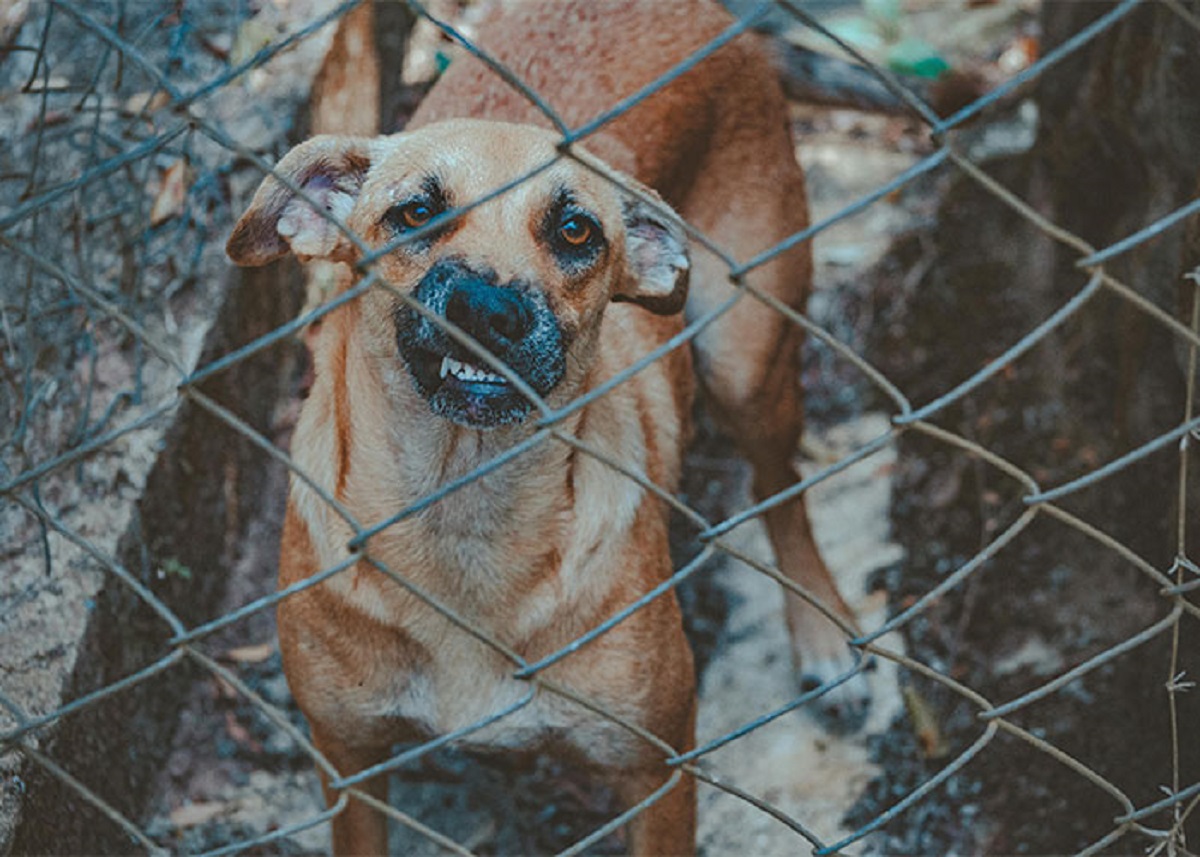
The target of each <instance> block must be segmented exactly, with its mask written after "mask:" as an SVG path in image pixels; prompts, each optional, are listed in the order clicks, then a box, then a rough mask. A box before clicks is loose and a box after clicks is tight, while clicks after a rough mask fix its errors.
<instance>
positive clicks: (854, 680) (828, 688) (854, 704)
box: [792, 611, 871, 732]
mask: <svg viewBox="0 0 1200 857" xmlns="http://www.w3.org/2000/svg"><path fill="white" fill-rule="evenodd" d="M811 614H812V615H809V616H806V617H805V621H804V622H803V624H798V625H794V626H793V636H792V655H793V657H794V658H795V663H796V675H797V676H798V683H799V689H800V692H801V693H812V694H814V695H815V698H814V699H813V700H812V701H811V702H810V703H809V704H808V705H807V706H805V707H806V708H807V709H808V710H809V711H811V712H813V713H814V714H815V715H816V716H817V718H818V719H819V720H820V721H821V723H822V725H824V726H825V727H826V728H827V729H829V730H831V731H836V732H850V731H853V730H855V729H858V728H860V727H861V726H862V725H863V723H864V721H865V720H866V717H867V710H868V708H869V707H870V704H871V691H870V685H869V683H868V681H867V676H866V671H867V669H868V667H869V665H868V664H863V663H862V662H861V655H860V654H859V653H858V652H857V651H855V650H854V649H853V648H852V647H851V646H850V644H849V642H848V641H847V639H846V635H845V634H844V633H843V632H842V631H841V630H839V629H838V628H836V627H835V626H834V625H833V623H831V622H830V621H829V620H828V619H825V618H824V617H823V616H821V615H820V614H818V613H816V611H811Z"/></svg>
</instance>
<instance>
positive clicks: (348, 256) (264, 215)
mask: <svg viewBox="0 0 1200 857" xmlns="http://www.w3.org/2000/svg"><path fill="white" fill-rule="evenodd" d="M377 144H378V143H377V140H373V139H371V138H367V137H338V136H329V135H324V136H319V137H313V138H312V139H311V140H306V141H305V142H303V143H301V144H300V145H298V146H296V147H295V148H294V149H292V150H291V151H290V152H288V153H287V155H285V156H284V158H283V160H281V161H280V162H279V164H278V166H276V168H275V175H270V176H267V177H266V178H265V179H263V182H262V184H261V185H259V187H258V191H257V192H256V193H255V194H254V199H253V200H252V201H251V202H250V207H249V208H248V209H246V213H245V214H243V215H242V217H241V219H240V220H239V221H238V222H237V225H236V226H235V227H234V228H233V234H231V235H230V236H229V241H228V242H227V243H226V245H225V252H226V253H228V254H229V258H230V259H232V260H233V261H234V262H236V263H237V264H239V265H249V266H257V265H265V264H267V263H268V262H270V261H272V260H274V259H278V258H279V257H280V256H282V255H284V254H285V253H287V251H288V250H289V249H290V250H291V251H292V252H293V253H295V254H296V256H297V257H298V258H299V259H300V260H301V261H305V262H306V261H308V260H310V259H331V260H334V261H339V262H353V261H354V260H355V258H356V256H357V250H356V247H355V245H354V242H352V241H351V240H350V238H349V237H348V236H347V234H346V232H345V223H346V217H347V216H348V215H349V214H350V212H351V211H352V210H353V209H354V204H355V202H356V201H357V199H358V193H359V191H360V190H361V189H362V184H363V181H364V180H365V178H366V176H367V172H368V171H369V170H370V168H371V160H372V157H373V155H374V149H375V148H376V147H377ZM276 176H282V177H283V178H285V179H286V180H287V181H288V182H289V183H291V185H292V186H293V187H294V188H299V189H300V190H301V191H302V195H301V194H297V193H296V192H295V191H294V190H293V187H288V186H287V184H285V183H284V182H282V181H280V180H279V179H278V178H276ZM322 211H323V212H324V214H322Z"/></svg>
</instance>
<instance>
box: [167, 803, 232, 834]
mask: <svg viewBox="0 0 1200 857" xmlns="http://www.w3.org/2000/svg"><path fill="white" fill-rule="evenodd" d="M228 808H229V804H227V803H218V802H216V801H213V802H207V803H189V804H185V805H184V806H181V807H178V808H176V809H173V810H171V823H172V824H173V825H175V826H176V827H180V828H182V827H195V826H196V825H198V824H204V823H205V822H208V821H212V820H213V819H214V818H216V817H217V816H219V815H221V814H222V813H224V812H225V811H226V810H227V809H228Z"/></svg>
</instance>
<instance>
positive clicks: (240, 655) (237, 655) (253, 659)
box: [222, 643, 275, 664]
mask: <svg viewBox="0 0 1200 857" xmlns="http://www.w3.org/2000/svg"><path fill="white" fill-rule="evenodd" d="M274 651H275V647H274V646H273V645H271V644H270V643H259V644H257V645H254V646H239V647H238V648H236V649H230V650H229V651H228V652H226V653H225V654H224V655H222V658H224V659H225V660H227V661H233V662H234V663H237V664H261V663H262V662H263V661H265V660H266V659H267V658H269V657H271V654H272V653H273V652H274Z"/></svg>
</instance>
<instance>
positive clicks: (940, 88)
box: [766, 31, 986, 116]
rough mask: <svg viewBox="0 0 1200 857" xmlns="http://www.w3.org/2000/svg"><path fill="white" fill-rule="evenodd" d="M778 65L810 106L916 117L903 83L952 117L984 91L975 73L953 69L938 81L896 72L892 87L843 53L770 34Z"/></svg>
mask: <svg viewBox="0 0 1200 857" xmlns="http://www.w3.org/2000/svg"><path fill="white" fill-rule="evenodd" d="M766 34H767V35H768V36H770V38H771V44H772V47H773V49H774V54H775V64H776V67H777V68H778V70H779V78H780V81H781V82H782V83H783V91H784V92H785V93H786V94H787V96H788V98H791V99H794V100H796V101H802V102H805V103H806V104H818V105H823V106H826V107H847V108H851V109H853V110H862V111H865V112H867V113H885V114H890V115H906V114H907V115H916V110H915V109H914V108H913V106H912V105H911V104H910V103H909V102H908V101H907V100H905V99H904V97H903V96H902V95H901V94H900V92H899V91H898V90H899V89H900V88H901V87H902V88H903V89H905V90H907V91H908V93H909V94H911V95H912V96H915V97H916V98H917V99H920V101H923V102H924V103H925V104H927V105H928V106H929V107H930V108H932V109H933V111H934V112H935V113H937V114H938V115H939V116H948V115H950V114H951V113H953V112H954V111H956V110H958V109H959V108H960V107H965V106H966V105H967V104H969V103H971V102H972V101H974V100H975V99H976V98H978V97H979V96H981V95H983V93H984V91H985V89H986V87H985V84H984V83H983V80H982V79H981V78H979V77H978V76H977V75H973V74H971V73H969V72H956V71H948V72H945V73H944V74H942V75H941V76H939V77H938V78H936V79H932V80H931V79H928V78H922V77H915V76H913V75H903V74H897V75H893V77H894V84H895V85H893V86H889V85H888V84H887V83H885V82H884V79H883V77H882V76H881V75H880V74H878V73H877V72H875V71H873V70H871V69H869V68H867V67H866V66H863V65H857V64H855V63H852V62H848V61H846V60H842V59H838V58H837V57H833V56H830V55H829V54H824V53H821V52H819V51H814V50H810V49H809V48H805V47H801V46H800V45H795V44H792V43H791V42H787V41H784V40H783V39H782V38H780V37H779V36H778V35H776V34H774V33H771V32H769V31H768V32H767V33H766Z"/></svg>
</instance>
